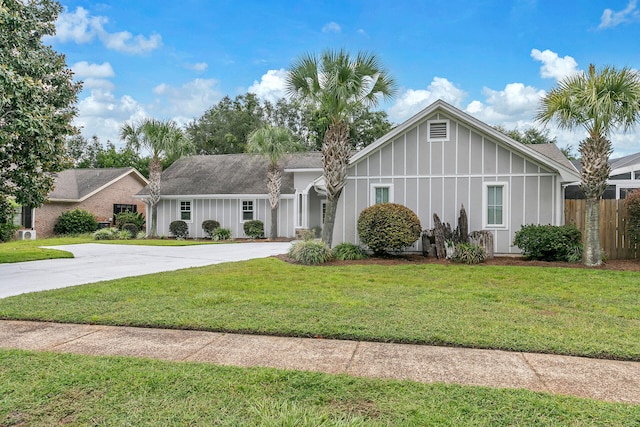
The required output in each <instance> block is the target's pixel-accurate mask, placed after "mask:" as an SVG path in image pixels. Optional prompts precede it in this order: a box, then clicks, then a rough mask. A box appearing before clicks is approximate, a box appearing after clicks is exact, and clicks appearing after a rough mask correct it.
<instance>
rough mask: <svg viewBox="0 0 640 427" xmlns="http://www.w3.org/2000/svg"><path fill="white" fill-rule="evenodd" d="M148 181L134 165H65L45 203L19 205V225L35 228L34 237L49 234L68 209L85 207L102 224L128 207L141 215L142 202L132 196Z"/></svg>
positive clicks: (143, 204) (144, 206) (111, 221)
mask: <svg viewBox="0 0 640 427" xmlns="http://www.w3.org/2000/svg"><path fill="white" fill-rule="evenodd" d="M147 184H149V182H148V181H147V179H146V178H145V177H144V176H142V175H141V174H140V172H138V171H137V170H136V169H134V168H102V169H67V170H65V171H62V172H59V173H57V174H56V177H55V184H54V189H53V191H51V193H49V194H48V196H47V201H46V202H45V203H44V205H42V206H41V207H39V208H36V209H33V208H30V207H22V212H21V215H20V225H21V226H22V228H23V229H30V230H35V231H36V233H35V235H36V236H37V237H49V236H52V235H53V227H54V226H55V224H56V223H57V221H58V217H59V216H60V215H61V214H62V213H63V212H65V211H68V210H73V209H84V210H87V211H89V212H91V213H92V214H93V215H95V217H96V219H97V220H98V222H100V223H102V225H105V226H106V225H111V224H113V221H114V215H115V214H116V213H120V212H124V211H127V210H128V211H131V212H140V213H142V214H143V215H144V214H145V208H146V205H145V203H144V202H142V201H141V200H140V199H135V198H134V197H133V196H134V195H135V194H136V193H138V192H139V191H140V190H142V189H143V188H144V187H145V186H146V185H147ZM18 233H19V234H20V231H19V232H18Z"/></svg>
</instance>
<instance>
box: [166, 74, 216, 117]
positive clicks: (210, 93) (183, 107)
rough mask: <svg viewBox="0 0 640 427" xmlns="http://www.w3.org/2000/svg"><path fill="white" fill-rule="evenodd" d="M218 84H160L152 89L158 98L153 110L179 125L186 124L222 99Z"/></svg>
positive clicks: (192, 82) (193, 82)
mask: <svg viewBox="0 0 640 427" xmlns="http://www.w3.org/2000/svg"><path fill="white" fill-rule="evenodd" d="M218 84H219V82H218V81H217V80H214V79H195V80H192V81H190V82H187V83H185V84H183V85H182V86H180V87H176V86H171V85H168V84H166V83H162V84H160V85H158V86H156V87H155V88H154V89H153V93H154V94H156V95H157V96H158V97H159V99H158V100H157V102H156V104H155V105H154V110H157V111H158V112H159V113H160V114H162V115H165V116H170V117H171V118H173V119H174V120H175V121H176V122H178V123H180V124H186V123H188V122H190V121H191V120H193V119H196V118H198V117H199V116H201V115H202V114H203V113H204V112H205V111H206V110H207V109H209V108H211V107H212V106H213V105H214V104H215V103H217V102H218V101H219V100H220V99H221V98H222V93H221V92H220V91H219V89H218V88H217V86H218Z"/></svg>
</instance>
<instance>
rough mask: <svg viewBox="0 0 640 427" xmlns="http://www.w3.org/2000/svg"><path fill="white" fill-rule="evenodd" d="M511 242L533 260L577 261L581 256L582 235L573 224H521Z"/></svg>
mask: <svg viewBox="0 0 640 427" xmlns="http://www.w3.org/2000/svg"><path fill="white" fill-rule="evenodd" d="M513 244H514V245H516V246H517V247H519V248H520V249H521V250H522V255H524V256H525V257H527V258H529V259H533V260H541V261H566V262H579V261H580V259H581V258H582V236H581V234H580V230H578V229H577V228H576V227H575V225H534V224H530V225H523V226H522V228H521V229H520V230H519V231H516V235H515V238H514V239H513Z"/></svg>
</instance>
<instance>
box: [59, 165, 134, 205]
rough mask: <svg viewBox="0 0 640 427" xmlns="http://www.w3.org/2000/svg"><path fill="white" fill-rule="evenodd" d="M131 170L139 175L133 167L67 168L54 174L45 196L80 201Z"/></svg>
mask: <svg viewBox="0 0 640 427" xmlns="http://www.w3.org/2000/svg"><path fill="white" fill-rule="evenodd" d="M132 172H133V173H135V174H136V176H139V177H141V175H139V174H138V172H137V171H136V170H135V169H134V168H102V169H100V168H99V169H67V170H65V171H62V172H59V173H57V174H56V178H55V184H54V189H53V191H52V192H51V193H49V195H48V196H47V197H48V199H49V200H50V201H56V200H65V201H81V200H82V199H84V198H86V197H87V196H89V195H91V194H92V193H94V192H95V191H97V190H99V189H100V188H102V187H104V186H105V185H108V184H110V183H111V182H113V181H116V180H117V179H119V178H120V177H122V176H124V175H126V174H128V173H132ZM142 180H143V179H141V181H142Z"/></svg>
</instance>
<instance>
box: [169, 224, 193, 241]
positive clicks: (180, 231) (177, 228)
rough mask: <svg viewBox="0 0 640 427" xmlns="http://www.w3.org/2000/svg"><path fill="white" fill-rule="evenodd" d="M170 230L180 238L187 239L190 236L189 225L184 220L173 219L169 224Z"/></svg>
mask: <svg viewBox="0 0 640 427" xmlns="http://www.w3.org/2000/svg"><path fill="white" fill-rule="evenodd" d="M169 232H171V234H173V236H174V237H175V238H176V239H178V240H183V239H186V238H187V237H188V236H189V226H188V225H187V223H186V222H184V221H182V220H178V221H172V222H171V224H169Z"/></svg>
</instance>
